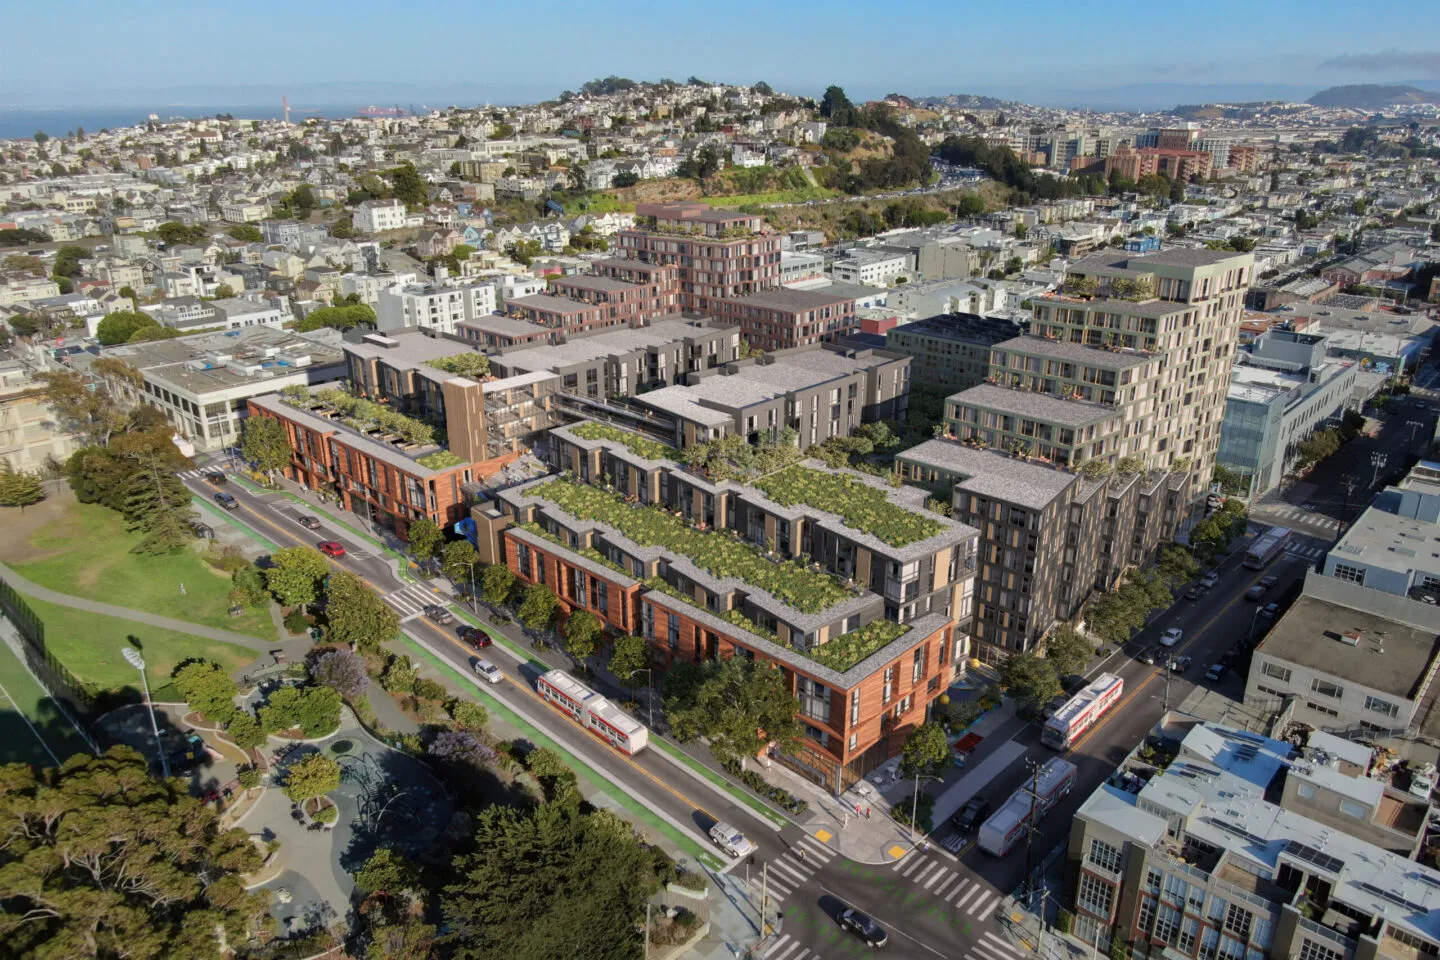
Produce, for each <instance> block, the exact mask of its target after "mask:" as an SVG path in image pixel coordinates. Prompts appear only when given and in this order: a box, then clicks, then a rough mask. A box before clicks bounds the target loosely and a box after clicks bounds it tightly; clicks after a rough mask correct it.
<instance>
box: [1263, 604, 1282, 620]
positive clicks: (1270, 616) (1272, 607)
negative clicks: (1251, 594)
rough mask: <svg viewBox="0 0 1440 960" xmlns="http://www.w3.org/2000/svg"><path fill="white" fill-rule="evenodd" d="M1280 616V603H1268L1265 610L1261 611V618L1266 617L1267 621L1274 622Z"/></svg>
mask: <svg viewBox="0 0 1440 960" xmlns="http://www.w3.org/2000/svg"><path fill="white" fill-rule="evenodd" d="M1279 615H1280V604H1278V603H1267V604H1265V608H1264V609H1263V610H1261V611H1260V616H1262V617H1264V618H1265V619H1266V620H1274V619H1275V618H1276V617H1278V616H1279Z"/></svg>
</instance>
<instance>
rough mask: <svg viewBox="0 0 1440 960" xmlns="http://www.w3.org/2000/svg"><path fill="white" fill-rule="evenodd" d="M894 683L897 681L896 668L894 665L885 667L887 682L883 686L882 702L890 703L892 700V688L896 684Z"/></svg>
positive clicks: (881, 692)
mask: <svg viewBox="0 0 1440 960" xmlns="http://www.w3.org/2000/svg"><path fill="white" fill-rule="evenodd" d="M894 683H895V668H894V667H886V668H885V683H884V686H883V687H882V688H881V691H880V702H881V703H882V704H885V703H889V702H890V696H891V690H892V688H893V686H894Z"/></svg>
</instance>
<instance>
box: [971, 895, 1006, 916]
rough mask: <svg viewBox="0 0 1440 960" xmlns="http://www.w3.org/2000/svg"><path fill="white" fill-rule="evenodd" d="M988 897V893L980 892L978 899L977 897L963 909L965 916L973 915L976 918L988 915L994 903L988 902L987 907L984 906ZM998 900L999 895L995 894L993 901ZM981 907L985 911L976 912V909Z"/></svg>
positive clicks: (993, 907) (988, 900)
mask: <svg viewBox="0 0 1440 960" xmlns="http://www.w3.org/2000/svg"><path fill="white" fill-rule="evenodd" d="M990 897H991V894H990V893H988V892H987V893H982V894H981V895H980V897H979V899H977V900H976V901H975V902H974V903H972V904H970V906H969V908H968V909H967V910H966V911H965V915H966V916H967V917H975V918H976V919H977V920H983V919H985V918H986V917H987V916H989V915H990V911H991V910H993V909H995V903H990V905H989V906H988V907H987V906H985V904H986V903H989V902H990ZM999 900H1000V897H999V896H998V895H996V896H995V902H999ZM982 909H983V910H984V911H985V912H984V913H976V911H978V910H982Z"/></svg>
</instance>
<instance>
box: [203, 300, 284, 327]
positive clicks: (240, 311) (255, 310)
mask: <svg viewBox="0 0 1440 960" xmlns="http://www.w3.org/2000/svg"><path fill="white" fill-rule="evenodd" d="M210 307H211V309H213V310H214V311H215V317H214V321H215V322H214V324H213V325H214V326H217V327H218V326H223V327H225V328H226V329H227V330H241V329H244V328H245V327H279V326H281V325H283V324H285V323H287V322H289V321H290V320H292V319H294V318H293V317H292V316H291V315H290V311H288V310H282V309H281V308H280V307H277V306H275V305H274V304H273V303H267V302H263V301H259V300H244V299H241V298H239V297H230V298H227V299H225V300H213V301H211V303H210ZM195 325H196V326H205V325H206V324H205V323H204V322H199V323H196V324H195Z"/></svg>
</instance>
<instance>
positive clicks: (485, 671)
mask: <svg viewBox="0 0 1440 960" xmlns="http://www.w3.org/2000/svg"><path fill="white" fill-rule="evenodd" d="M475 675H476V676H477V677H479V678H480V679H482V680H484V681H485V682H486V683H499V682H500V681H501V680H504V679H505V674H503V673H501V672H500V668H499V667H497V666H495V664H493V663H491V662H490V661H489V660H476V661H475Z"/></svg>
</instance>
